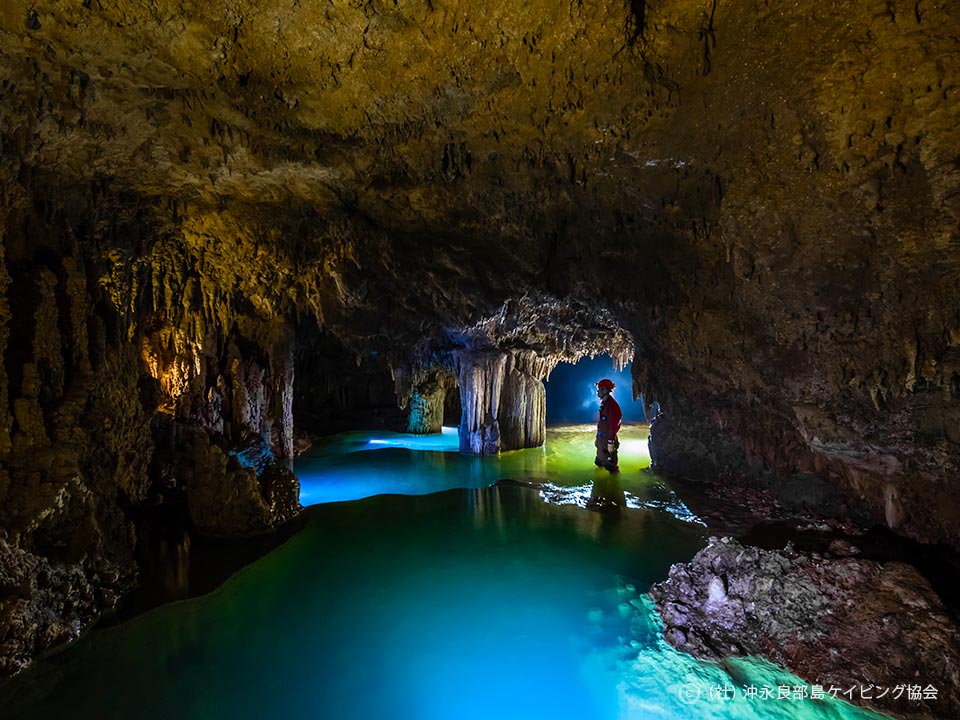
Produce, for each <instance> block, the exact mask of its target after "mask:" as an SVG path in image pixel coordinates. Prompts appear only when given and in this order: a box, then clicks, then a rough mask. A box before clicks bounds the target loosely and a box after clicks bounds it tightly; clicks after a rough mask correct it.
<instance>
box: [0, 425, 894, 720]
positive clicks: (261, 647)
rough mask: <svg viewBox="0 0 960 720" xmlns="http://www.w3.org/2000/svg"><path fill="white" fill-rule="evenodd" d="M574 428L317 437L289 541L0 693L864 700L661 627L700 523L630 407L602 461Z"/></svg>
mask: <svg viewBox="0 0 960 720" xmlns="http://www.w3.org/2000/svg"><path fill="white" fill-rule="evenodd" d="M591 440H592V438H591V434H590V432H589V428H581V427H569V428H554V429H551V430H550V431H549V432H548V437H547V442H546V445H545V447H543V448H536V449H529V450H521V451H515V452H510V453H504V454H503V455H501V456H499V457H483V458H468V457H463V456H461V455H459V454H458V453H457V437H456V432H455V431H453V430H449V429H447V430H445V432H444V433H443V434H441V435H439V436H430V437H415V436H411V435H402V434H393V433H379V434H375V433H347V434H343V435H339V436H336V437H333V438H329V439H327V440H326V441H324V442H322V443H321V444H319V445H318V446H316V447H315V448H314V449H313V450H312V451H311V452H310V453H308V454H307V455H305V456H302V457H301V458H300V459H299V461H298V463H297V466H296V470H297V473H298V475H299V477H300V479H301V483H302V495H301V498H302V502H303V504H304V505H310V507H309V508H307V510H306V511H305V524H304V526H303V528H302V530H300V531H299V532H298V533H297V534H295V535H294V536H293V537H292V538H291V539H290V540H289V541H287V542H286V543H285V544H283V545H282V546H281V547H279V548H277V549H276V550H274V551H273V552H271V553H269V554H268V555H266V556H264V557H262V558H261V559H259V560H258V561H256V562H254V563H253V564H252V565H250V566H248V567H246V568H244V569H243V570H241V571H240V572H238V573H236V574H235V575H234V576H233V577H231V578H230V579H229V580H228V581H227V582H226V583H225V584H223V585H222V586H221V587H219V588H218V589H217V590H215V591H214V592H211V593H209V594H207V595H205V596H203V597H198V598H195V599H191V600H186V601H182V602H177V603H173V604H168V605H165V606H162V607H159V608H156V609H154V610H152V611H150V612H148V613H145V614H143V615H140V616H138V617H136V618H134V619H132V620H129V621H126V622H123V623H121V624H119V625H115V626H112V627H108V628H103V629H95V630H93V631H91V632H88V633H87V634H86V635H84V636H83V637H82V638H81V639H80V640H79V641H78V642H76V643H74V644H72V645H71V646H69V647H67V648H66V649H65V650H63V651H61V652H58V653H55V654H52V655H49V656H48V657H46V658H44V659H42V660H41V661H40V662H38V663H37V664H36V665H35V666H34V667H33V668H32V669H31V670H29V671H28V672H27V673H25V674H24V675H22V676H20V677H18V678H17V679H16V680H15V681H13V682H11V683H8V684H7V685H6V686H4V687H3V688H2V689H0V714H2V716H3V717H4V718H36V719H40V718H43V719H44V720H52V719H54V718H103V719H107V718H137V719H138V720H153V719H157V720H159V719H161V718H163V719H169V718H182V719H184V720H219V719H223V720H227V719H231V720H235V719H241V718H251V719H254V718H311V719H314V720H316V719H321V718H322V719H326V718H329V719H331V720H334V719H336V720H354V719H357V720H359V719H361V718H363V719H371V720H372V719H384V720H386V719H391V720H459V719H463V720H468V719H477V720H479V719H481V718H483V719H486V718H518V719H520V718H524V719H530V718H557V719H560V718H570V719H571V720H572V719H574V718H576V719H577V720H584V719H589V720H615V719H626V718H637V719H638V720H639V719H647V718H677V719H681V718H692V717H696V718H716V719H718V720H719V719H721V718H725V719H733V718H744V719H746V718H751V719H753V718H810V719H813V718H824V719H826V718H831V719H839V718H868V717H881V716H880V715H877V714H873V713H870V712H867V711H865V710H862V709H859V708H855V707H853V706H851V705H849V704H846V703H844V702H842V701H841V700H839V699H834V698H831V697H829V696H827V697H825V698H824V699H817V700H814V699H810V698H809V695H810V692H811V691H812V690H813V688H812V687H811V686H809V685H806V684H805V683H803V682H802V681H800V680H798V679H797V678H794V677H792V676H790V675H789V674H787V673H786V672H784V671H782V670H779V669H777V668H776V667H774V666H772V665H770V664H768V663H766V662H763V661H759V660H753V659H749V658H748V659H740V660H730V661H728V663H727V665H726V667H725V668H722V667H720V666H719V665H718V664H716V663H710V662H704V661H699V660H696V659H694V658H692V657H690V656H688V655H685V654H682V653H679V652H677V651H675V650H674V649H672V648H671V647H669V646H668V645H666V643H665V642H664V641H663V639H662V636H661V632H660V626H659V622H658V619H657V616H656V614H655V611H654V608H653V605H652V602H651V601H650V600H649V599H648V598H647V596H646V595H645V594H644V592H645V590H647V589H648V588H649V586H650V585H651V583H653V582H655V581H658V580H661V579H663V578H665V577H666V575H667V572H668V569H669V567H670V565H671V563H674V562H679V561H684V560H688V559H689V558H690V557H692V556H693V555H694V554H695V553H696V551H697V550H698V549H699V548H700V547H702V546H703V545H704V543H705V539H706V534H707V531H706V528H705V526H704V525H703V524H702V523H701V522H700V521H699V520H698V519H697V518H696V517H695V516H694V515H693V514H692V513H690V511H689V510H688V509H687V508H686V507H685V506H684V505H683V503H682V502H681V501H680V500H679V499H678V498H677V497H676V496H675V495H674V494H673V492H672V491H671V490H670V488H669V485H668V484H666V483H665V482H664V481H662V480H661V479H659V478H658V477H656V476H655V475H653V474H652V473H650V472H649V471H648V470H647V469H646V468H647V466H648V465H649V459H648V457H647V454H646V452H647V451H646V429H645V428H643V427H630V428H627V429H625V431H624V433H623V446H622V452H621V467H622V468H623V472H622V474H621V475H620V478H619V482H617V481H616V480H611V478H610V476H609V475H608V474H607V473H605V472H604V471H600V470H596V471H595V470H594V469H593V467H592V466H591V465H590V460H591V458H592V442H591ZM613 503H616V504H618V505H620V506H621V508H622V509H619V510H617V509H613V508H612V507H611V505H612V504H613ZM751 687H752V688H755V690H754V691H752V692H751V691H749V690H748V689H749V688H751ZM785 687H788V688H790V694H789V696H788V697H780V698H778V690H779V689H781V688H785ZM745 688H746V689H747V690H745ZM748 692H751V694H753V696H752V697H748V696H747V693H748ZM804 696H806V697H804Z"/></svg>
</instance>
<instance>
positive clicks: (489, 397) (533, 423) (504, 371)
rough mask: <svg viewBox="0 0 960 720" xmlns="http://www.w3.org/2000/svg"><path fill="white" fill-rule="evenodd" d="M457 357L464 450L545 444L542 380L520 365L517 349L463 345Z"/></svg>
mask: <svg viewBox="0 0 960 720" xmlns="http://www.w3.org/2000/svg"><path fill="white" fill-rule="evenodd" d="M520 357H523V355H521V356H520ZM456 358H457V365H458V367H459V378H460V402H461V405H462V408H463V415H462V417H461V420H460V451H461V452H463V453H466V454H470V455H495V454H497V453H499V452H501V451H505V450H518V449H520V448H527V447H538V446H540V445H542V444H543V441H544V437H545V435H546V416H547V413H546V409H547V404H546V397H547V395H546V389H545V388H544V386H543V381H542V380H540V378H539V377H536V376H534V375H532V374H530V373H529V372H527V371H526V370H525V369H521V368H522V366H523V363H521V362H518V356H517V355H516V354H514V353H512V352H504V351H495V350H481V351H458V352H456ZM528 367H529V365H528Z"/></svg>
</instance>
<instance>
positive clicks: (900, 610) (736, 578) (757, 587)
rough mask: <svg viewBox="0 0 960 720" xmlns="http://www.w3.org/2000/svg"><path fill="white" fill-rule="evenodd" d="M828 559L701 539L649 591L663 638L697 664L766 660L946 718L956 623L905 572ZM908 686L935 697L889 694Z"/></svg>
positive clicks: (959, 636)
mask: <svg viewBox="0 0 960 720" xmlns="http://www.w3.org/2000/svg"><path fill="white" fill-rule="evenodd" d="M831 547H833V546H831ZM836 550H837V551H838V552H837V554H836V555H834V556H823V555H814V554H810V553H794V552H788V551H772V550H761V549H758V548H755V547H749V546H744V545H741V544H740V543H739V542H737V541H736V540H734V539H732V538H729V537H727V538H716V537H712V538H710V541H709V544H708V545H707V547H706V548H704V549H703V550H701V551H700V552H699V553H698V554H697V555H696V557H694V559H693V560H692V561H691V562H690V563H687V564H677V565H674V566H673V567H672V568H671V570H670V576H669V578H668V579H667V580H666V581H664V582H661V583H658V584H656V585H654V586H653V587H652V588H651V591H650V594H651V596H652V597H653V598H654V600H655V602H656V604H657V609H658V611H659V613H660V617H661V618H662V620H663V623H664V626H665V630H664V636H665V638H666V639H667V641H668V642H669V643H670V644H671V645H673V646H674V647H676V648H677V649H679V650H682V651H684V652H689V653H691V654H692V655H695V656H697V657H702V658H708V659H714V660H721V659H723V658H724V657H729V656H739V655H756V656H760V657H764V658H767V659H769V660H771V661H772V662H775V663H778V664H780V665H783V666H784V667H786V668H787V669H789V670H790V671H791V672H793V673H794V674H796V675H798V676H799V677H801V678H803V679H804V680H806V681H808V682H811V683H815V684H820V685H824V686H831V685H832V686H835V687H839V688H842V689H843V690H847V689H849V688H850V687H853V686H856V687H857V688H859V687H861V686H863V687H871V686H873V687H877V688H890V689H891V692H889V693H886V694H885V695H884V696H883V697H879V692H877V693H874V694H873V695H874V698H875V699H873V700H871V701H868V702H867V704H871V705H872V706H874V707H877V708H880V709H883V710H887V711H891V712H894V713H896V714H898V715H911V714H916V715H924V714H926V715H928V716H930V717H936V718H951V717H956V716H957V714H958V712H960V626H958V623H957V620H956V617H955V616H954V615H953V614H951V613H950V612H949V611H948V610H947V609H945V608H944V606H943V604H942V603H941V601H940V599H939V597H938V596H937V594H936V593H935V592H934V591H933V589H932V588H931V587H930V585H929V583H928V582H927V581H926V580H925V579H924V578H923V577H922V576H921V575H920V574H919V573H918V572H917V570H916V569H914V568H913V567H911V566H910V565H908V564H906V563H901V562H887V563H878V562H874V561H871V560H864V559H858V558H856V557H852V555H855V553H854V552H853V551H852V550H851V548H849V547H839V546H838V547H837V548H836ZM917 684H919V685H921V686H922V687H924V688H926V687H928V686H933V687H935V688H936V689H937V697H936V699H927V700H923V699H908V697H907V694H906V693H905V692H903V693H900V694H899V697H894V696H895V694H896V693H894V692H893V691H892V689H893V688H895V687H897V686H907V685H917ZM856 699H857V700H859V697H858V698H856Z"/></svg>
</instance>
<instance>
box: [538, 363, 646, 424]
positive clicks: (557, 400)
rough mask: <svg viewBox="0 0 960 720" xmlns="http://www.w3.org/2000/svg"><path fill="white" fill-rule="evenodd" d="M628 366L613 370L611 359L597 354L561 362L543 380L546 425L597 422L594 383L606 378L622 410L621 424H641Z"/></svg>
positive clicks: (640, 408) (642, 419)
mask: <svg viewBox="0 0 960 720" xmlns="http://www.w3.org/2000/svg"><path fill="white" fill-rule="evenodd" d="M630 369H631V363H627V364H626V365H625V366H623V368H621V369H619V370H618V369H617V365H616V363H615V362H614V360H613V358H611V357H610V356H609V355H599V356H597V357H593V358H583V359H581V360H579V361H578V362H576V363H568V362H562V363H560V364H559V365H557V367H556V368H554V370H553V372H551V373H550V377H549V378H548V379H547V382H546V386H547V426H548V427H549V426H551V425H583V424H589V423H594V422H596V420H597V403H598V401H597V392H596V391H597V388H596V382H597V381H598V380H600V379H601V378H609V379H610V380H612V381H613V382H614V384H615V385H616V388H615V390H614V397H616V399H617V402H619V403H620V407H621V408H622V409H623V422H624V423H625V424H629V423H644V422H646V421H647V417H646V415H645V414H644V411H643V402H641V400H640V399H639V398H637V399H634V398H633V392H632V385H633V380H632V378H631V375H630Z"/></svg>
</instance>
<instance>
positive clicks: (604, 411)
mask: <svg viewBox="0 0 960 720" xmlns="http://www.w3.org/2000/svg"><path fill="white" fill-rule="evenodd" d="M622 419H623V411H622V410H620V404H619V403H618V402H617V401H616V400H614V399H613V395H607V397H606V398H605V399H604V401H603V402H602V403H600V421H599V422H598V423H597V432H598V433H602V434H603V435H604V436H606V438H607V440H616V439H617V433H618V432H620V421H621V420H622Z"/></svg>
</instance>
